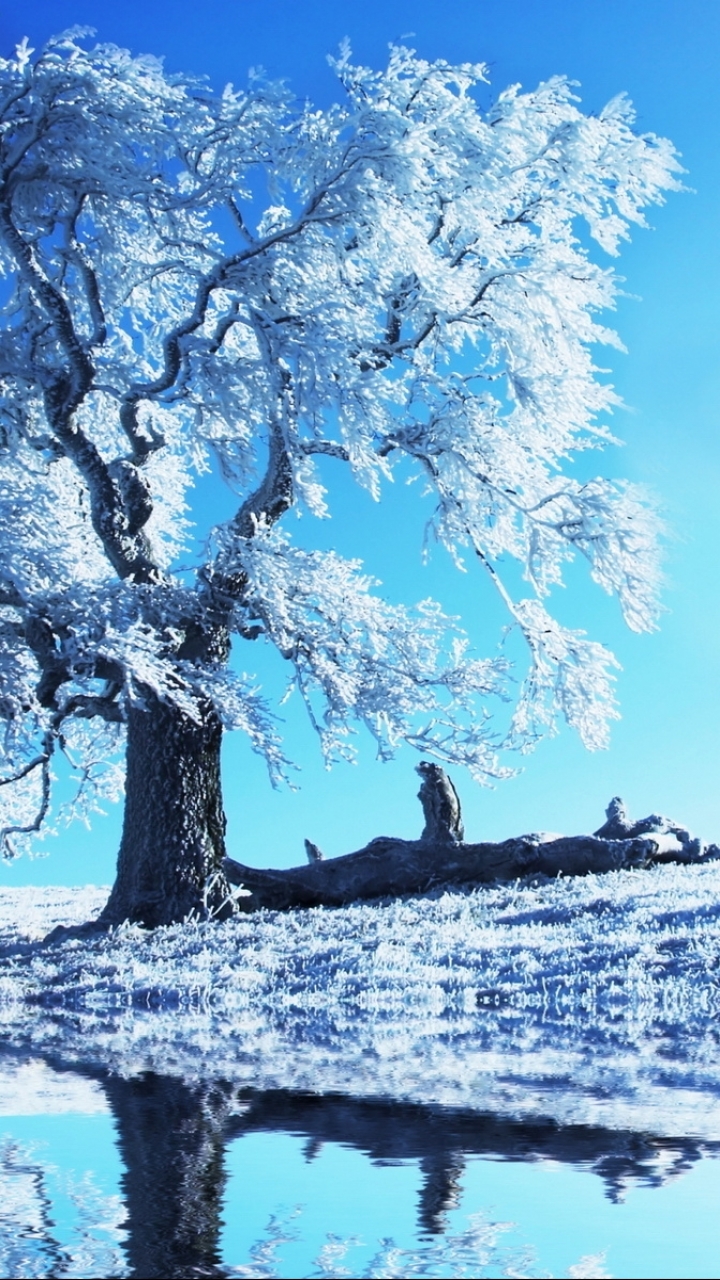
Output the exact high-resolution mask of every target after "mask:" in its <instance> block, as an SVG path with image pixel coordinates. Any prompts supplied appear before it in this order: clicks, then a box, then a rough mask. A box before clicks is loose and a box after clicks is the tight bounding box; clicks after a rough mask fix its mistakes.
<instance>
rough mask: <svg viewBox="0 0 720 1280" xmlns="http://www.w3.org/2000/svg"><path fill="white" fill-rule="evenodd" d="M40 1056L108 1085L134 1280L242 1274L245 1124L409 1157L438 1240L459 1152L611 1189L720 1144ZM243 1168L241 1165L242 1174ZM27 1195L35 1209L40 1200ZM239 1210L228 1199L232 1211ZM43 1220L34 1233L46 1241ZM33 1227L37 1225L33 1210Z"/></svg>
mask: <svg viewBox="0 0 720 1280" xmlns="http://www.w3.org/2000/svg"><path fill="white" fill-rule="evenodd" d="M52 1065H53V1066H54V1067H55V1068H56V1069H57V1068H59V1069H68V1070H70V1069H72V1070H73V1071H75V1072H78V1071H79V1072H80V1073H81V1074H83V1075H85V1076H90V1077H92V1078H93V1079H94V1080H96V1081H97V1083H98V1084H100V1085H101V1087H102V1088H103V1090H104V1091H105V1094H106V1096H107V1098H108V1102H109V1104H110V1107H111V1109H112V1112H113V1115H114V1118H115V1122H116V1125H117V1132H118V1140H119V1146H120V1152H121V1155H122V1159H123V1161H124V1164H125V1174H124V1180H123V1182H124V1187H123V1189H124V1197H125V1205H126V1210H127V1219H126V1221H125V1223H124V1229H125V1231H126V1233H127V1234H126V1244H125V1249H126V1254H127V1263H128V1272H127V1274H130V1275H132V1276H135V1277H137V1278H138V1280H153V1278H154V1277H167V1278H168V1280H173V1278H175V1277H181V1276H182V1277H185V1276H188V1277H190V1276H194V1277H202V1276H207V1277H210V1276H217V1277H220V1276H227V1275H229V1274H235V1275H237V1274H250V1272H249V1271H247V1269H246V1268H245V1269H244V1268H240V1269H238V1268H234V1269H232V1271H230V1270H227V1269H224V1268H223V1263H222V1259H221V1256H220V1249H219V1241H220V1231H221V1226H222V1212H223V1201H224V1197H225V1188H226V1180H227V1174H226V1170H225V1165H224V1153H225V1150H226V1148H227V1146H228V1144H229V1143H230V1142H233V1141H238V1140H241V1139H242V1137H243V1136H244V1135H246V1134H250V1133H285V1134H291V1135H294V1136H297V1137H298V1138H301V1139H304V1141H305V1143H306V1147H305V1153H306V1157H307V1158H308V1159H312V1158H314V1156H315V1155H317V1153H318V1152H319V1150H320V1149H321V1147H322V1145H323V1144H325V1143H339V1144H342V1145H343V1146H346V1147H351V1148H354V1149H356V1150H358V1151H361V1152H363V1153H364V1154H365V1155H366V1156H367V1157H368V1158H369V1159H370V1160H371V1161H372V1162H373V1163H376V1164H387V1163H397V1162H401V1161H402V1162H406V1161H413V1162H416V1163H417V1164H418V1167H419V1168H420V1170H421V1173H422V1179H423V1181H422V1187H421V1190H420V1193H419V1203H418V1225H419V1231H420V1234H421V1236H423V1237H424V1238H425V1239H426V1240H427V1241H428V1247H430V1244H429V1242H430V1241H431V1240H433V1239H434V1240H436V1241H437V1243H438V1247H439V1244H440V1241H439V1240H438V1237H439V1236H440V1235H441V1234H442V1233H443V1231H444V1228H445V1215H446V1214H447V1212H448V1210H450V1209H451V1208H453V1207H454V1206H456V1205H457V1203H458V1200H459V1195H460V1180H461V1177H462V1173H463V1169H464V1165H465V1160H466V1159H467V1158H468V1157H469V1156H473V1157H478V1156H480V1157H482V1156H484V1157H488V1158H492V1159H495V1160H512V1161H534V1160H552V1161H556V1162H561V1163H566V1164H571V1165H574V1166H582V1167H584V1168H586V1169H590V1170H592V1171H594V1172H595V1173H596V1174H597V1175H598V1176H599V1177H601V1178H602V1179H603V1181H604V1183H605V1187H606V1191H607V1194H608V1195H609V1196H610V1198H611V1199H613V1200H616V1199H618V1198H620V1197H621V1195H622V1193H623V1189H624V1187H625V1186H626V1185H627V1184H628V1182H630V1181H635V1182H640V1183H642V1184H644V1185H646V1186H660V1185H662V1184H663V1183H664V1182H666V1181H668V1179H669V1178H671V1177H673V1176H675V1175H677V1174H679V1173H682V1172H684V1171H686V1170H688V1169H689V1168H690V1167H691V1166H692V1165H693V1164H694V1163H695V1162H696V1161H697V1160H699V1159H701V1158H702V1157H703V1156H704V1155H706V1154H711V1153H720V1143H708V1142H700V1141H697V1140H695V1139H693V1138H672V1139H667V1138H661V1137H658V1136H654V1135H652V1134H647V1133H635V1132H632V1131H630V1130H614V1129H606V1128H602V1127H600V1126H588V1125H564V1126H563V1125H560V1124H557V1123H556V1122H554V1121H552V1120H543V1119H533V1120H529V1121H522V1120H515V1119H509V1118H506V1117H502V1116H498V1115H493V1114H489V1113H483V1112H479V1111H470V1110H455V1109H446V1108H442V1107H433V1106H421V1105H416V1104H410V1103H400V1102H393V1101H390V1100H382V1099H359V1098H352V1097H343V1096H337V1095H334V1096H318V1095H313V1094H307V1093H304V1094H303V1093H291V1092H287V1091H282V1090H275V1091H273V1090H264V1091H261V1090H253V1089H238V1088H237V1086H233V1085H232V1084H230V1083H229V1082H224V1081H211V1082H188V1081H185V1080H183V1079H181V1078H180V1077H173V1076H165V1075H162V1076H161V1075H158V1074H154V1073H145V1074H143V1075H140V1076H136V1077H133V1078H129V1079H123V1078H121V1077H118V1076H110V1075H109V1074H106V1073H104V1072H103V1071H101V1070H94V1069H92V1068H88V1069H83V1068H78V1067H77V1066H73V1067H72V1068H69V1067H68V1068H63V1066H62V1064H59V1063H57V1062H53V1063H52ZM252 1173H253V1171H252V1169H251V1168H248V1170H247V1177H248V1179H251V1178H252ZM40 1199H41V1200H42V1197H41V1198H40ZM36 1208H37V1213H40V1211H41V1205H40V1201H38V1205H37V1206H36ZM240 1209H241V1206H238V1205H234V1206H233V1207H232V1212H233V1213H237V1212H239V1211H240ZM46 1217H47V1214H46ZM48 1223H49V1219H48V1222H46V1223H45V1226H46V1227H47V1228H48V1229H47V1232H46V1233H45V1234H47V1236H48V1239H47V1241H46V1244H47V1247H48V1248H53V1247H55V1246H54V1242H53V1241H52V1232H50V1230H49V1225H48ZM38 1230H39V1231H40V1234H41V1235H42V1234H43V1231H42V1225H41V1224H40V1221H39V1219H38V1222H37V1223H36V1224H35V1231H36V1232H37V1231H38ZM434 1248H435V1245H432V1249H434ZM431 1251H432V1250H431ZM53 1257H54V1255H53V1254H52V1252H51V1253H50V1254H48V1255H47V1259H48V1263H49V1265H50V1267H51V1270H50V1271H49V1272H45V1274H62V1273H63V1271H62V1265H63V1263H62V1261H61V1259H60V1258H59V1257H57V1258H55V1259H54V1261H53ZM258 1265H259V1264H258ZM260 1270H262V1267H261V1268H260ZM22 1274H25V1273H24V1272H23V1273H22ZM28 1274H36V1273H35V1272H30V1273H28ZM66 1274H67V1273H66ZM87 1274H90V1273H89V1272H88V1273H87ZM97 1274H103V1273H101V1272H98V1273H97ZM104 1274H107V1272H105V1273H104ZM252 1274H255V1272H254V1271H253V1272H252ZM258 1274H260V1272H258ZM263 1274H275V1272H274V1271H273V1270H272V1269H270V1270H268V1271H266V1272H263ZM383 1274H384V1273H383ZM418 1274H419V1273H418Z"/></svg>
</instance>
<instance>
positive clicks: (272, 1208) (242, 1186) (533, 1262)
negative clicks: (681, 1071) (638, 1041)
mask: <svg viewBox="0 0 720 1280" xmlns="http://www.w3.org/2000/svg"><path fill="white" fill-rule="evenodd" d="M3 1079H4V1086H3V1087H2V1088H0V1102H1V1103H2V1110H3V1114H2V1115H1V1116H0V1135H3V1136H2V1140H1V1141H0V1153H1V1155H2V1160H1V1162H0V1274H2V1275H7V1276H13V1277H18V1280H20V1278H21V1277H30V1276H32V1277H40V1276H69V1277H86V1276H87V1277H95V1276H102V1277H109V1276H118V1277H119V1276H138V1277H142V1278H143V1280H146V1278H148V1280H149V1277H151V1276H156V1275H157V1276H185V1275H188V1276H189V1275H195V1276H200V1275H206V1276H209V1275H215V1276H220V1275H225V1276H246V1277H274V1276H277V1277H295V1276H308V1277H309V1276H358V1277H360V1276H393V1275H397V1276H429V1277H445V1276H472V1277H475V1276H500V1275H516V1276H569V1277H583V1276H598V1277H601V1276H616V1277H627V1278H630V1277H656V1276H657V1277H675V1276H678V1277H680V1276H687V1277H713V1276H717V1275H718V1274H720V1213H718V1208H719V1207H720V1161H718V1159H717V1155H718V1153H719V1152H720V1144H718V1145H717V1147H716V1145H715V1144H714V1143H709V1142H707V1141H705V1142H699V1141H696V1140H695V1139H693V1138H692V1136H689V1137H675V1138H667V1137H664V1138H663V1137H657V1136H653V1135H652V1134H648V1133H633V1132H630V1131H627V1130H617V1129H608V1128H602V1127H600V1126H595V1127H593V1126H581V1125H573V1126H565V1127H563V1126H562V1125H559V1124H556V1123H554V1122H551V1121H544V1120H542V1119H538V1118H537V1117H535V1118H533V1119H532V1120H528V1121H526V1122H523V1120H522V1118H517V1117H510V1118H508V1117H507V1116H500V1115H492V1114H490V1113H487V1112H485V1113H483V1112H482V1111H480V1110H478V1111H477V1112H473V1111H470V1110H465V1111H457V1110H443V1109H442V1108H439V1107H423V1106H419V1105H409V1104H402V1103H393V1102H391V1101H389V1100H388V1101H383V1100H382V1099H380V1100H378V1099H375V1100H372V1101H371V1100H368V1099H357V1098H356V1099H353V1098H348V1097H339V1096H337V1095H335V1096H330V1097H326V1098H321V1097H317V1096H313V1095H308V1094H292V1093H290V1092H283V1091H280V1090H278V1091H275V1092H273V1093H262V1092H259V1091H253V1090H247V1089H245V1090H240V1091H238V1090H237V1089H234V1088H232V1087H231V1086H230V1085H225V1084H223V1083H222V1082H220V1083H218V1082H214V1083H213V1084H212V1085H202V1084H198V1083H194V1084H192V1085H187V1084H184V1083H183V1082H182V1081H180V1080H177V1079H172V1078H169V1077H161V1076H152V1075H145V1076H142V1077H138V1078H136V1079H134V1080H122V1079H119V1078H118V1077H111V1076H105V1075H103V1073H102V1072H99V1071H92V1072H91V1071H89V1070H88V1072H87V1073H84V1074H83V1073H82V1072H79V1073H75V1072H71V1071H67V1070H55V1069H54V1067H53V1066H52V1065H51V1064H49V1063H44V1064H40V1065H38V1061H37V1059H35V1060H33V1062H32V1063H31V1064H30V1065H28V1064H23V1063H17V1062H16V1063H14V1064H13V1069H12V1073H11V1076H6V1077H4V1078H3ZM0 1085H2V1081H0ZM23 1112H25V1114H22V1113H23Z"/></svg>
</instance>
